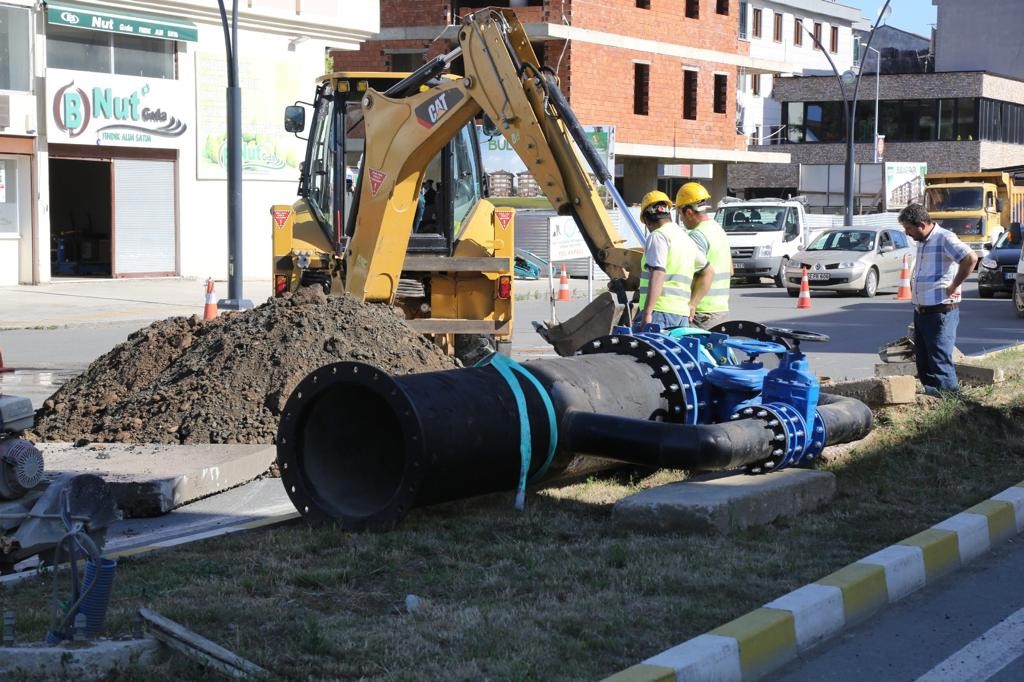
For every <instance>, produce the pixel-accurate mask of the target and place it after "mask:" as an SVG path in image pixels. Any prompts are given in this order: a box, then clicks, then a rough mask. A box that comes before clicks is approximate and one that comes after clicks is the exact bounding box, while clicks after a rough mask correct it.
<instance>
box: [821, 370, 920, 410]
mask: <svg viewBox="0 0 1024 682" xmlns="http://www.w3.org/2000/svg"><path fill="white" fill-rule="evenodd" d="M821 390H822V392H824V393H832V394H834V395H841V396H846V397H848V398H856V399H857V400H859V401H861V402H862V403H864V404H865V405H868V406H869V407H881V406H883V405H904V404H909V403H913V402H916V400H917V396H916V393H917V379H915V378H914V377H913V376H907V375H898V376H885V377H874V378H871V379H861V380H859V381H841V382H838V383H835V384H830V385H828V386H822V388H821Z"/></svg>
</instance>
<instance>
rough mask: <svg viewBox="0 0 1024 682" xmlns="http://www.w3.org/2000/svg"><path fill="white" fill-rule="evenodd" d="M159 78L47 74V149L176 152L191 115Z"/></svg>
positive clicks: (178, 93) (178, 90) (179, 90)
mask: <svg viewBox="0 0 1024 682" xmlns="http://www.w3.org/2000/svg"><path fill="white" fill-rule="evenodd" d="M184 87H185V86H184V85H183V84H182V83H181V82H180V81H175V80H168V79H164V78H140V77H137V76H115V75H112V74H106V73H91V72H85V71H67V70H63V69H47V72H46V102H47V107H46V109H47V118H48V124H49V125H48V127H47V138H48V140H49V142H50V143H54V142H56V143H62V142H63V143H70V144H84V145H101V146H102V145H110V146H115V147H149V148H160V149H180V148H181V145H182V139H183V137H184V135H185V131H186V130H188V128H189V125H191V121H192V114H191V112H190V111H188V110H187V109H186V108H185V107H183V106H182V102H183V101H185V100H186V98H184V97H183V93H184Z"/></svg>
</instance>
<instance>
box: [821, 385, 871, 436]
mask: <svg viewBox="0 0 1024 682" xmlns="http://www.w3.org/2000/svg"><path fill="white" fill-rule="evenodd" d="M818 414H820V415H821V420H822V421H823V422H824V423H825V445H838V444H839V443H850V442H853V441H855V440H860V439H861V438H864V437H865V436H867V435H868V434H869V433H871V427H872V425H873V423H874V417H873V416H872V414H871V408H869V407H868V406H867V405H865V404H864V403H862V402H861V401H859V400H856V399H855V398H846V397H844V396H838V395H833V394H831V393H821V394H820V395H819V396H818Z"/></svg>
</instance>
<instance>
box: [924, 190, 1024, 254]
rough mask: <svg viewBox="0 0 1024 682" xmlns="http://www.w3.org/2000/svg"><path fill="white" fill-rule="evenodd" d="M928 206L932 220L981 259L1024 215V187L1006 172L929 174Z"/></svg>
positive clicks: (925, 197)
mask: <svg viewBox="0 0 1024 682" xmlns="http://www.w3.org/2000/svg"><path fill="white" fill-rule="evenodd" d="M924 182H925V190H924V204H925V208H927V209H928V213H929V214H930V215H931V217H932V219H933V220H935V221H936V222H938V223H939V224H940V225H942V227H944V228H946V229H947V230H951V231H952V232H954V233H956V235H957V236H959V237H960V239H961V240H962V241H963V242H964V243H965V244H968V245H969V246H970V247H971V248H972V249H974V250H975V251H976V252H978V255H979V256H986V255H988V251H989V249H991V248H992V245H993V244H994V243H995V241H996V239H998V237H999V235H1000V234H1002V233H1003V232H1004V231H1005V230H1008V229H1009V227H1010V223H1015V222H1016V223H1019V222H1021V217H1022V215H1024V186H1017V185H1014V184H1013V178H1012V177H1010V174H1009V173H1004V172H982V173H928V174H927V175H925V178H924Z"/></svg>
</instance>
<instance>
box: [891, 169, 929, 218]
mask: <svg viewBox="0 0 1024 682" xmlns="http://www.w3.org/2000/svg"><path fill="white" fill-rule="evenodd" d="M927 172H928V164H927V163H925V162H923V161H921V162H918V161H908V162H892V161H887V162H886V163H885V193H884V194H885V210H886V211H899V210H902V209H903V208H904V207H905V206H906V205H907V204H911V203H914V204H920V203H922V200H923V197H924V176H925V174H926V173H927Z"/></svg>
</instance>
